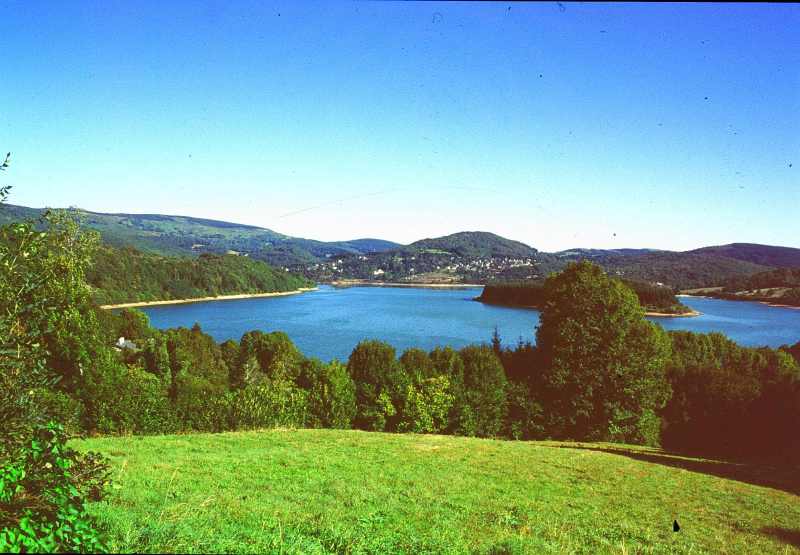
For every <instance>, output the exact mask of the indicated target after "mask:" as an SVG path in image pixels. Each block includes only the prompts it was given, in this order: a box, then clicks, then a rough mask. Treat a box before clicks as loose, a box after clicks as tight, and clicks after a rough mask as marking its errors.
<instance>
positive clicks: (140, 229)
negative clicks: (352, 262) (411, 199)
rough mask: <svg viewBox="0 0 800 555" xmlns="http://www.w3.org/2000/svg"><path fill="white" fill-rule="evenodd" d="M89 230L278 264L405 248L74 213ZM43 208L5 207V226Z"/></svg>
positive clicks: (170, 249) (142, 245)
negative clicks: (227, 253)
mask: <svg viewBox="0 0 800 555" xmlns="http://www.w3.org/2000/svg"><path fill="white" fill-rule="evenodd" d="M74 210H75V211H76V212H77V213H79V215H80V217H81V219H82V221H83V222H84V224H85V225H86V226H87V227H90V228H92V229H95V230H97V231H99V232H100V234H101V236H102V237H103V241H104V242H105V243H107V244H109V245H113V246H118V247H121V246H132V247H136V248H137V249H139V250H143V251H147V252H152V253H155V254H161V255H171V256H174V255H198V254H201V253H204V252H207V253H218V254H221V253H226V252H228V251H235V252H239V253H247V254H249V255H250V256H252V257H253V258H257V259H260V260H264V261H266V262H268V263H270V264H272V265H275V266H291V265H297V264H307V263H310V262H314V261H317V260H320V259H324V258H325V257H327V256H331V255H336V254H346V253H350V254H364V253H371V252H380V251H383V250H389V249H394V248H397V247H399V246H400V245H399V244H397V243H393V242H391V241H383V240H380V239H355V240H352V241H333V242H324V241H315V240H312V239H302V238H299V237H291V236H289V235H284V234H282V233H278V232H276V231H272V230H271V229H266V228H261V227H257V226H252V225H245V224H236V223H231V222H224V221H218V220H209V219H205V218H193V217H188V216H171V215H163V214H103V213H99V212H89V211H87V210H80V209H74ZM43 212H44V209H41V208H27V207H24V206H15V205H4V206H3V207H2V209H0V225H2V224H5V223H9V222H12V221H19V220H24V219H36V218H38V217H39V216H41V214H42V213H43Z"/></svg>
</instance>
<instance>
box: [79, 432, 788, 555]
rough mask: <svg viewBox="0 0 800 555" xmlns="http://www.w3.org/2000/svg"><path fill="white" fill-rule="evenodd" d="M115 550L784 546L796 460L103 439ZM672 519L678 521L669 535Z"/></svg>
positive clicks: (459, 442) (490, 444) (245, 438)
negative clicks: (776, 463)
mask: <svg viewBox="0 0 800 555" xmlns="http://www.w3.org/2000/svg"><path fill="white" fill-rule="evenodd" d="M75 445H76V447H77V448H78V449H81V450H95V451H100V452H101V453H104V454H106V455H108V456H110V457H111V460H112V464H113V479H114V483H115V485H114V488H115V489H112V490H111V491H112V494H111V495H110V496H109V498H108V499H107V500H105V501H103V502H101V503H95V504H94V505H93V506H91V508H90V511H91V512H93V513H94V514H96V515H97V516H98V517H99V518H100V521H101V523H102V524H103V525H104V526H106V527H107V528H108V530H109V532H110V535H111V542H110V546H109V547H110V548H111V551H112V552H139V553H142V552H167V553H169V552H211V553H216V552H227V553H230V552H244V551H247V552H270V553H278V552H281V553H421V552H426V553H542V552H548V553H550V552H558V553H562V552H570V553H572V552H580V553H625V552H630V553H638V552H648V553H704V552H711V553H743V552H747V553H777V552H781V553H790V552H797V549H796V548H797V547H798V531H797V523H798V522H800V497H798V493H799V492H800V489H799V488H798V485H799V484H798V480H797V474H796V473H794V471H795V470H796V469H773V468H767V467H760V466H755V465H747V464H728V463H723V462H717V461H710V460H703V459H696V458H690V457H682V456H680V457H679V456H673V455H669V454H667V453H664V452H662V451H657V450H651V449H646V448H638V447H628V446H624V445H610V444H573V443H555V442H521V441H495V440H481V439H470V438H460V437H446V436H435V435H412V434H407V435H404V434H382V433H374V432H354V431H339V430H272V431H254V432H239V433H223V434H195V435H175V436H151V437H135V438H129V437H118V438H113V437H108V438H95V439H89V440H82V441H76V442H75ZM674 519H678V521H679V522H680V524H681V526H682V528H681V531H680V532H679V533H674V532H673V531H672V522H673V520H674Z"/></svg>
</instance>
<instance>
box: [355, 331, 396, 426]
mask: <svg viewBox="0 0 800 555" xmlns="http://www.w3.org/2000/svg"><path fill="white" fill-rule="evenodd" d="M347 370H348V372H349V373H350V376H351V378H352V379H353V381H354V382H355V386H356V406H357V411H356V418H355V426H356V427H358V428H361V429H364V430H374V431H384V430H387V431H392V430H395V429H396V428H397V422H398V418H397V415H398V414H400V413H402V405H403V401H404V399H405V393H406V387H407V385H408V384H409V383H410V380H409V377H408V376H407V375H406V373H405V371H404V370H403V367H402V365H401V364H400V362H399V361H398V360H397V358H395V351H394V347H392V346H391V345H389V344H387V343H383V342H381V341H362V342H361V343H359V344H358V345H357V346H356V348H355V349H353V352H352V353H351V354H350V358H349V360H348V362H347Z"/></svg>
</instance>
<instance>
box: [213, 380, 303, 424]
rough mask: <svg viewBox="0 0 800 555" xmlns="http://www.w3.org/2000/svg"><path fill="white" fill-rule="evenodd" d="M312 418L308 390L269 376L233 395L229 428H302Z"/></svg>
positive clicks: (231, 397)
mask: <svg viewBox="0 0 800 555" xmlns="http://www.w3.org/2000/svg"><path fill="white" fill-rule="evenodd" d="M307 419H308V392H307V391H305V390H303V389H300V388H298V387H296V386H295V385H294V384H293V383H291V382H287V381H284V380H277V381H273V380H271V379H269V378H267V379H265V380H264V381H261V382H259V383H257V384H253V385H249V386H247V387H245V388H244V389H240V390H238V391H236V392H235V393H233V394H231V396H230V420H229V426H230V427H229V429H234V430H241V429H257V428H274V427H278V426H280V427H288V428H302V427H303V426H305V424H306V421H307Z"/></svg>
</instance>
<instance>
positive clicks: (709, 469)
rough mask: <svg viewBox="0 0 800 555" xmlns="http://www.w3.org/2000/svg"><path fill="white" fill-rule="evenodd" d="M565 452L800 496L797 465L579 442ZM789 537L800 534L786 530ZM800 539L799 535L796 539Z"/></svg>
mask: <svg viewBox="0 0 800 555" xmlns="http://www.w3.org/2000/svg"><path fill="white" fill-rule="evenodd" d="M557 447H559V448H562V449H585V450H588V451H600V452H603V453H610V454H612V455H620V456H623V457H628V458H630V459H635V460H638V461H645V462H649V463H655V464H661V465H664V466H671V467H673V468H682V469H684V470H689V471H691V472H699V473H702V474H708V475H711V476H717V477H718V478H725V479H728V480H736V481H738V482H744V483H747V484H752V485H755V486H763V487H768V488H773V489H777V490H781V491H785V492H788V493H791V494H794V495H800V468H798V466H797V465H786V466H773V465H766V464H755V463H749V462H748V463H743V462H727V461H719V460H708V459H699V458H690V457H691V455H686V454H683V453H680V454H678V453H668V452H665V451H657V450H652V451H645V450H642V451H639V450H637V449H628V448H625V447H605V446H603V447H600V446H590V445H586V444H580V443H576V444H575V445H558V446H557ZM785 532H786V533H788V534H789V535H791V534H800V532H792V531H790V530H785ZM794 537H796V536H794Z"/></svg>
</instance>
